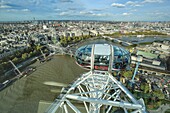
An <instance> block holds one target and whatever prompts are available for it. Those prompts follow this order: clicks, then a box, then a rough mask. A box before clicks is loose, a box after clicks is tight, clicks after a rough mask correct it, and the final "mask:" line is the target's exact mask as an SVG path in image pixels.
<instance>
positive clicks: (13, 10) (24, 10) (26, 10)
mask: <svg viewBox="0 0 170 113" xmlns="http://www.w3.org/2000/svg"><path fill="white" fill-rule="evenodd" d="M29 11H30V10H29V9H21V10H18V9H8V10H7V12H29Z"/></svg>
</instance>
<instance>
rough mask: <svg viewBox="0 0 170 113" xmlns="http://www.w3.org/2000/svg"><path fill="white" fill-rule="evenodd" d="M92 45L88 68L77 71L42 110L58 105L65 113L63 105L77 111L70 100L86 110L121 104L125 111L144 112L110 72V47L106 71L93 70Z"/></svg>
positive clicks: (51, 110) (95, 111)
mask: <svg viewBox="0 0 170 113" xmlns="http://www.w3.org/2000/svg"><path fill="white" fill-rule="evenodd" d="M94 46H95V45H93V47H92V53H91V71H89V72H87V73H85V74H82V75H80V76H79V77H78V78H77V79H76V80H75V81H73V82H72V83H71V84H70V85H69V86H68V87H66V88H63V89H62V91H61V94H60V95H59V97H58V98H57V99H56V100H55V101H54V103H53V104H52V105H51V106H50V107H49V108H48V109H47V111H46V113H56V112H57V109H59V108H62V109H63V111H64V113H69V111H68V108H67V107H70V108H71V109H72V110H73V111H74V112H75V113H81V111H80V110H79V109H78V107H77V106H76V105H74V101H76V102H78V103H81V104H83V105H84V108H85V110H86V113H100V112H101V109H104V110H105V112H106V113H111V110H112V107H119V108H122V109H123V110H124V112H125V113H129V112H132V113H147V111H146V108H145V104H144V102H143V99H140V100H136V99H135V98H134V96H133V95H132V93H131V92H130V91H129V90H128V89H127V88H126V87H125V86H123V85H122V83H121V82H119V81H118V80H117V79H116V78H115V77H113V76H112V74H111V70H112V69H111V68H112V67H111V66H112V61H113V60H112V59H113V58H114V57H113V53H114V52H113V49H112V47H111V54H110V55H111V57H110V64H109V69H108V71H99V70H94Z"/></svg>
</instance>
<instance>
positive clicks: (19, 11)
mask: <svg viewBox="0 0 170 113" xmlns="http://www.w3.org/2000/svg"><path fill="white" fill-rule="evenodd" d="M169 5H170V1H169V0H132V1H129V0H8V1H7V0H0V21H20V20H33V19H34V18H35V19H36V20H111V21H169V20H170V12H169V10H170V7H169Z"/></svg>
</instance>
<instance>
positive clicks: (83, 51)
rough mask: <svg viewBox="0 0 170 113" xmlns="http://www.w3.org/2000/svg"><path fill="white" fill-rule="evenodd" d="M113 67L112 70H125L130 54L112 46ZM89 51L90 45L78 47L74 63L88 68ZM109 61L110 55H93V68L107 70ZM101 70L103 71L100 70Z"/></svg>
mask: <svg viewBox="0 0 170 113" xmlns="http://www.w3.org/2000/svg"><path fill="white" fill-rule="evenodd" d="M112 47H113V52H114V57H113V61H112V62H113V65H112V69H113V70H114V69H126V67H127V66H128V65H130V62H131V59H130V53H129V52H128V51H127V50H125V49H123V48H121V47H118V46H113V45H112ZM91 51H92V44H91V45H86V46H82V47H80V48H79V49H78V50H77V51H76V56H75V58H76V61H77V63H78V64H79V65H80V66H82V67H85V68H86V67H87V68H89V67H90V63H91ZM110 59H111V55H95V54H94V67H96V69H99V70H108V66H109V62H110ZM102 68H103V69H102Z"/></svg>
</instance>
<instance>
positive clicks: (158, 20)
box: [0, 19, 170, 23]
mask: <svg viewBox="0 0 170 113" xmlns="http://www.w3.org/2000/svg"><path fill="white" fill-rule="evenodd" d="M33 21H35V22H36V21H94V22H170V21H159V20H158V21H139V20H138V21H126V20H124V21H118V20H67V19H65V20H45V19H44V20H11V21H1V20H0V23H5V22H6V23H8V22H33Z"/></svg>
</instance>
